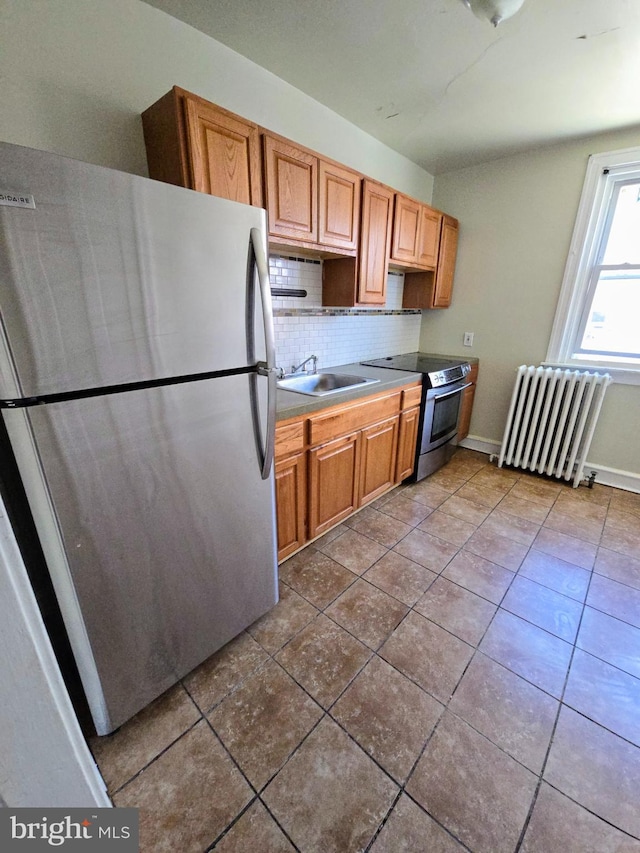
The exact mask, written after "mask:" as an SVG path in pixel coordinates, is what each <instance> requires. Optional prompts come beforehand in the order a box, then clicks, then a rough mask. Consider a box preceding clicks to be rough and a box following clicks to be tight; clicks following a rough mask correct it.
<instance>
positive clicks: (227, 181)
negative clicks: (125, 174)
mask: <svg viewBox="0 0 640 853" xmlns="http://www.w3.org/2000/svg"><path fill="white" fill-rule="evenodd" d="M142 127H143V131H144V140H145V145H146V150H147V163H148V166H149V177H151V178H154V179H155V180H158V181H165V182H167V183H170V184H176V185H177V186H181V187H187V188H188V189H193V190H198V191H200V192H204V193H208V194H209V195H215V196H220V197H222V198H227V199H230V200H231V201H239V202H242V203H243V204H252V205H254V206H257V207H262V202H263V199H262V162H261V155H260V129H259V128H258V126H257V125H255V124H253V123H252V122H249V121H246V120H245V119H242V118H240V116H237V115H235V114H234V113H230V112H228V111H227V110H224V109H222V107H217V106H215V105H214V104H211V103H210V102H209V101H205V100H204V99H203V98H199V97H198V96H197V95H193V94H191V92H186V91H185V90H184V89H180V88H179V87H178V86H174V87H173V89H171V91H170V92H167V94H166V95H164V96H163V97H162V98H160V100H158V101H156V103H155V104H153V105H152V106H151V107H149V109H147V110H145V112H144V113H143V114H142Z"/></svg>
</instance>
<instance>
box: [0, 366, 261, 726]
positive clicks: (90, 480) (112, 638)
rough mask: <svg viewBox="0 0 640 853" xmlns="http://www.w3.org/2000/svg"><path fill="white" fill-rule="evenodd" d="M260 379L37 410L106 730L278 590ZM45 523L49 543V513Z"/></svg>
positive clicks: (61, 589)
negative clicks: (261, 450) (256, 385)
mask: <svg viewBox="0 0 640 853" xmlns="http://www.w3.org/2000/svg"><path fill="white" fill-rule="evenodd" d="M250 379H251V377H250V376H248V375H241V376H232V377H224V378H216V379H210V380H202V381H200V382H190V383H186V384H181V385H172V386H168V387H164V388H150V389H144V390H140V391H130V392H128V393H125V394H113V395H109V396H106V397H94V398H90V399H84V400H74V401H71V402H64V403H55V404H51V405H48V406H38V407H35V408H32V409H29V410H28V413H27V417H28V419H29V422H30V425H31V430H32V432H33V436H34V438H35V442H36V444H37V446H38V452H39V457H40V463H41V466H42V470H43V474H44V480H45V482H46V486H47V488H48V493H49V496H50V500H51V504H52V506H53V510H54V514H55V517H56V519H57V524H58V528H59V531H60V533H61V538H62V542H63V547H64V552H65V554H66V560H67V563H68V566H69V570H70V572H69V574H68V575H67V576H66V577H65V573H64V572H57V573H56V575H55V576H54V578H53V579H54V584H55V585H56V593H57V595H58V599H59V600H60V602H61V607H62V608H63V615H64V617H65V621H66V622H67V625H68V626H69V624H70V622H71V623H73V622H74V621H76V622H77V620H78V619H79V618H81V619H82V622H83V625H81V626H78V625H72V629H71V630H70V631H69V634H70V637H71V640H72V645H74V643H75V645H74V652H75V654H76V659H77V660H78V663H79V668H80V669H81V675H82V677H83V682H84V684H85V690H86V692H87V695H88V699H89V703H90V705H91V708H92V711H93V712H94V719H95V720H96V724H97V726H98V729H99V733H100V734H105V733H107V732H108V731H110V730H113V729H114V728H116V727H117V726H119V725H120V724H121V723H122V722H124V721H125V720H127V719H128V718H129V717H131V716H132V715H133V714H134V713H136V712H137V711H138V710H140V709H141V708H143V707H144V706H145V705H147V704H148V703H149V702H150V701H151V700H152V699H154V698H155V697H156V696H158V695H159V694H160V693H162V692H163V691H164V690H166V689H167V688H168V687H170V686H171V685H172V684H174V683H175V682H176V681H177V680H178V679H179V678H180V677H182V676H183V675H185V674H186V673H187V672H189V671H190V670H191V669H193V668H194V667H195V666H197V665H198V664H199V663H200V662H201V661H203V660H204V659H206V658H207V657H208V656H209V655H211V654H212V653H213V652H214V651H216V649H218V648H219V647H221V646H222V645H223V644H224V643H226V642H227V641H228V640H230V639H231V638H232V637H234V636H236V635H237V634H238V633H240V632H241V631H242V630H243V629H244V628H245V627H247V626H248V625H250V624H251V623H252V622H253V621H254V620H255V619H257V618H258V617H259V616H260V615H262V614H263V613H265V612H266V611H267V610H268V609H270V608H271V607H272V606H273V605H274V604H275V603H276V601H277V566H276V556H275V555H276V546H275V531H274V499H273V475H272V476H271V477H270V478H269V479H268V480H263V479H262V478H261V471H260V465H259V460H258V457H257V455H256V446H255V436H254V432H253V428H252V423H251V415H250V411H249V405H250V404H249V390H248V385H249V382H250ZM4 417H5V419H6V420H7V423H8V424H9V425H11V419H12V418H16V419H19V418H24V410H22V411H5V413H4ZM14 444H15V442H14ZM18 461H19V463H20V461H21V460H20V459H18ZM30 483H33V478H32V477H31V478H30V479H29V482H27V483H26V486H27V491H29V488H30ZM30 499H31V503H32V506H34V507H36V508H37V507H38V505H39V503H41V501H38V499H37V496H33V495H30ZM49 523H50V519H49ZM36 524H37V526H38V528H39V532H40V535H41V538H42V539H43V547H44V549H45V553H47V547H48V542H47V535H48V534H47V519H46V518H44V519H43V518H38V514H37V512H36ZM69 585H71V587H72V588H71V589H70V588H68V587H69ZM74 598H75V599H77V603H78V604H79V610H78V608H77V607H75V608H74V607H73V606H72V604H69V602H72V603H73V600H74ZM65 608H66V612H65ZM80 611H81V613H82V617H80V616H79V613H80ZM85 631H86V637H87V638H88V644H89V646H90V649H87V648H82V647H79V646H81V645H82V637H83V635H84V633H85ZM92 659H93V660H94V661H95V667H96V669H97V675H98V678H99V683H98V682H97V681H96V678H95V675H96V673H95V671H94V672H92V671H91V665H90V662H91V660H92ZM87 661H88V662H89V663H87ZM83 662H84V663H83ZM83 670H84V671H83ZM100 685H101V688H100ZM100 689H101V693H102V694H103V695H98V694H99V691H100ZM105 707H106V721H105V720H103V721H102V722H100V717H101V716H102V717H104V716H105V712H104V709H105ZM100 729H102V730H100Z"/></svg>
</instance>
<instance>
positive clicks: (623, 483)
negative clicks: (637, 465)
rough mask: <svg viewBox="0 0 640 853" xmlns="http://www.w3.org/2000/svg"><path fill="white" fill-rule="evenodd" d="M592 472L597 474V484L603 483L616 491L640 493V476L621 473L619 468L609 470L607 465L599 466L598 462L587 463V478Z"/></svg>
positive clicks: (628, 472) (631, 473) (585, 465)
mask: <svg viewBox="0 0 640 853" xmlns="http://www.w3.org/2000/svg"><path fill="white" fill-rule="evenodd" d="M592 471H595V472H596V479H595V482H596V484H598V483H602V485H603V486H614V487H615V488H616V489H624V490H625V491H627V492H638V493H640V474H634V473H633V472H632V471H620V470H619V469H618V468H607V466H606V465H598V464H597V462H585V463H584V474H585V477H588V476H589V474H590V473H591V472H592Z"/></svg>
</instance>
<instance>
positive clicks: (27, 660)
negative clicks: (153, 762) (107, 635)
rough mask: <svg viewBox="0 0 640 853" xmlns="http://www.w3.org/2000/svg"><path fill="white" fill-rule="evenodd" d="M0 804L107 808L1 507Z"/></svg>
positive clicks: (10, 805)
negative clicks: (2, 802)
mask: <svg viewBox="0 0 640 853" xmlns="http://www.w3.org/2000/svg"><path fill="white" fill-rule="evenodd" d="M0 647H2V648H3V649H4V650H5V652H7V653H6V654H3V655H0V681H1V683H2V693H3V701H2V703H1V705H0V799H2V800H3V801H4V802H5V803H6V805H7V806H9V807H10V808H18V807H22V806H24V807H38V806H43V807H44V806H50V807H63V808H64V807H81V806H86V807H91V806H98V807H109V806H111V801H110V800H109V797H108V796H107V793H106V787H105V784H104V781H103V779H102V777H101V776H100V773H99V771H98V768H97V766H96V764H95V762H94V760H93V756H92V755H91V752H90V751H89V748H88V746H87V743H86V741H85V739H84V736H83V734H82V731H81V729H80V725H79V723H78V720H77V718H76V715H75V713H74V710H73V706H72V704H71V700H70V699H69V695H68V693H67V690H66V687H65V684H64V682H63V680H62V676H61V674H60V670H59V668H58V664H57V661H56V659H55V656H54V654H53V650H52V648H51V644H50V642H49V637H48V635H47V632H46V629H45V627H44V623H43V621H42V616H41V614H40V610H39V609H38V605H37V603H36V600H35V595H34V593H33V589H32V588H31V584H30V583H29V578H28V576H27V572H26V569H25V566H24V563H23V561H22V557H21V554H20V551H19V550H18V546H17V543H16V541H15V537H14V535H13V531H12V529H11V526H10V524H9V521H8V518H7V516H6V514H5V512H4V508H3V507H2V505H1V504H0Z"/></svg>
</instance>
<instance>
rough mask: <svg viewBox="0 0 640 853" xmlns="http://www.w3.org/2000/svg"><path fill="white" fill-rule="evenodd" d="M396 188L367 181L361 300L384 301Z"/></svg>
mask: <svg viewBox="0 0 640 853" xmlns="http://www.w3.org/2000/svg"><path fill="white" fill-rule="evenodd" d="M392 205H393V192H392V191H391V190H389V189H387V188H386V187H383V186H381V185H380V184H374V183H373V182H371V181H367V180H365V181H363V191H362V224H361V229H362V230H361V233H360V257H359V270H358V302H359V303H365V304H368V305H384V301H385V296H386V288H387V267H388V257H389V242H390V240H391V213H392Z"/></svg>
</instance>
